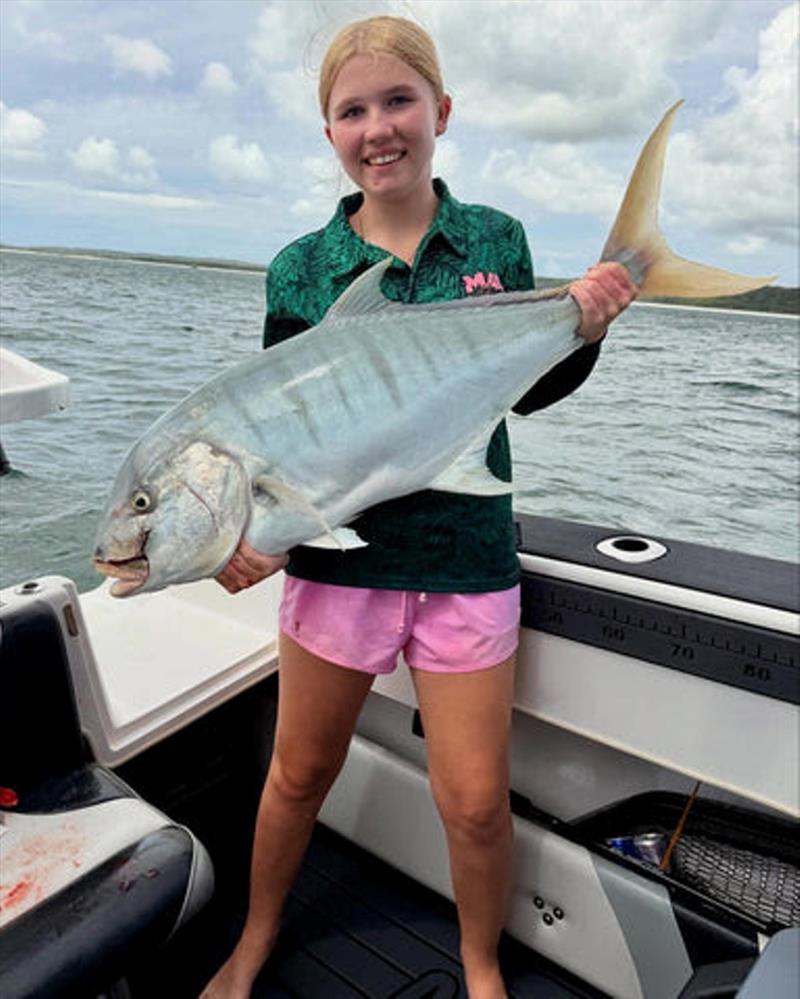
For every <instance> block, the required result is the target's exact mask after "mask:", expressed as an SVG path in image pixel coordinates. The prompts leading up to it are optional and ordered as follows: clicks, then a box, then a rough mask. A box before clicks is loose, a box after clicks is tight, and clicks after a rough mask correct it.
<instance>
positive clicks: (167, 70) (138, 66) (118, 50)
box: [105, 35, 172, 81]
mask: <svg viewBox="0 0 800 999" xmlns="http://www.w3.org/2000/svg"><path fill="white" fill-rule="evenodd" d="M105 43H106V46H107V47H108V49H109V50H110V52H111V61H112V62H113V64H114V68H115V69H116V70H117V71H118V72H121V73H140V74H141V75H142V76H144V77H146V79H148V80H150V81H152V80H156V79H157V78H158V77H159V76H171V75H172V60H171V59H170V57H169V56H168V55H167V53H166V52H164V50H163V49H160V48H159V47H158V46H157V45H156V44H155V43H153V42H151V41H149V40H148V39H147V38H124V37H123V36H122V35H106V37H105Z"/></svg>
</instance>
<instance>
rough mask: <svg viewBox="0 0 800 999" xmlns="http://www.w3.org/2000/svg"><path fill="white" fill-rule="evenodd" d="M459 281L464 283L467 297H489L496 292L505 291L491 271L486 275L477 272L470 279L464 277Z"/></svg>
mask: <svg viewBox="0 0 800 999" xmlns="http://www.w3.org/2000/svg"><path fill="white" fill-rule="evenodd" d="M461 280H462V281H463V282H464V290H465V291H466V293H467V294H468V295H491V294H493V293H494V292H496V291H505V289H504V288H503V282H502V281H501V280H500V278H499V277H498V276H497V275H496V274H495V273H494V272H493V271H490V272H489V273H488V274H484V273H483V271H478V273H477V274H473V275H472V277H468V276H467V275H464V277H462V278H461Z"/></svg>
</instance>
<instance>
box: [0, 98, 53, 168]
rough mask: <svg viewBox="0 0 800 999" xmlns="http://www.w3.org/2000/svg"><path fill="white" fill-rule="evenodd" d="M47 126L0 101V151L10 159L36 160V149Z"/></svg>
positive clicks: (30, 115) (30, 114) (37, 149)
mask: <svg viewBox="0 0 800 999" xmlns="http://www.w3.org/2000/svg"><path fill="white" fill-rule="evenodd" d="M46 131H47V125H45V123H44V121H42V119H41V118H38V117H37V116H36V115H35V114H33V113H32V112H30V111H26V110H25V109H24V108H10V107H7V106H6V105H5V104H4V103H3V102H2V101H0V149H2V151H3V153H4V154H5V155H7V156H10V157H11V158H12V159H20V160H22V159H38V158H41V157H42V156H43V153H42V152H41V150H40V149H39V148H38V146H39V143H40V142H41V140H42V138H43V137H44V134H45V132H46Z"/></svg>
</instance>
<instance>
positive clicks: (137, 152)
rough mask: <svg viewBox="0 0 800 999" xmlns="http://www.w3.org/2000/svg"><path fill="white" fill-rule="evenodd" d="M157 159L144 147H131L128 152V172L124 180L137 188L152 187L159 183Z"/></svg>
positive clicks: (126, 171) (123, 174) (123, 175)
mask: <svg viewBox="0 0 800 999" xmlns="http://www.w3.org/2000/svg"><path fill="white" fill-rule="evenodd" d="M158 179H159V178H158V171H157V169H156V161H155V157H153V156H151V155H150V153H148V151H147V150H146V149H144V148H143V147H142V146H131V148H130V149H129V150H128V157H127V170H125V171H123V173H122V180H124V181H125V183H127V184H131V185H132V186H135V187H152V186H153V185H154V184H157V183H158Z"/></svg>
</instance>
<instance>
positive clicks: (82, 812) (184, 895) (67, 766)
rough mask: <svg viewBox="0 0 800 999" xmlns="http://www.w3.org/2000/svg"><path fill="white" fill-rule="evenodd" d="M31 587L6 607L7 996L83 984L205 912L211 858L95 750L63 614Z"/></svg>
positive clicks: (2, 685) (0, 885) (102, 985)
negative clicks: (79, 703) (90, 750)
mask: <svg viewBox="0 0 800 999" xmlns="http://www.w3.org/2000/svg"><path fill="white" fill-rule="evenodd" d="M23 589H24V588H20V591H18V595H19V599H18V600H17V599H12V600H10V601H6V600H4V601H3V604H2V606H0V652H1V653H2V665H0V705H2V709H3V719H2V725H0V995H2V996H3V999H34V997H41V999H44V997H47V999H58V997H69V996H76V997H77V996H80V997H86V996H91V995H96V994H98V993H100V992H102V991H104V990H105V989H106V988H108V987H109V986H111V985H112V984H113V983H114V982H116V981H119V980H120V979H123V978H124V977H125V975H126V973H127V972H129V971H130V970H132V969H133V968H134V967H135V966H136V965H137V963H139V962H141V961H142V960H145V959H146V958H147V957H148V955H151V954H153V953H154V952H155V951H156V950H158V949H159V948H160V947H162V946H163V945H164V944H165V943H166V942H167V941H168V940H169V939H170V938H171V937H172V936H173V934H174V933H175V932H176V931H177V930H178V929H179V928H180V927H182V926H183V925H184V924H185V923H186V922H187V921H188V920H189V919H190V918H191V917H192V916H193V915H194V914H195V913H196V912H197V911H199V909H200V908H202V906H203V905H204V904H205V903H206V902H207V901H208V899H209V898H210V897H211V894H212V891H213V870H212V866H211V862H210V860H209V857H208V854H207V853H206V851H205V848H204V847H203V846H202V844H201V843H200V842H199V841H198V840H197V839H196V838H195V836H194V835H193V834H192V833H191V832H190V831H189V830H188V829H186V828H185V827H182V826H180V825H177V824H175V823H173V822H172V821H171V820H170V819H169V818H168V817H167V816H166V815H164V813H163V812H161V811H159V810H158V809H157V808H155V807H153V806H152V805H150V804H148V802H146V801H144V800H143V799H142V798H141V797H139V795H137V794H136V792H135V791H134V790H132V789H131V788H130V787H129V786H128V785H127V784H125V783H124V782H123V781H122V780H121V779H120V778H119V777H117V776H116V775H115V774H114V773H113V772H112V771H110V770H107V769H105V768H104V767H101V766H99V765H98V764H96V763H94V762H92V761H91V760H90V759H88V758H87V752H86V749H85V745H84V740H83V738H82V736H81V731H80V725H79V721H78V712H77V707H76V703H75V697H74V693H73V689H72V683H71V679H70V674H69V667H68V663H67V659H66V652H65V647H64V642H63V637H62V630H61V629H62V619H61V617H60V616H59V614H58V613H57V611H56V610H55V608H53V607H52V606H51V605H50V604H49V603H48V602H47V601H46V600H45V599H42V598H39V597H37V595H36V592H35V591H29V593H28V594H25V593H24V592H22V590H23ZM65 626H66V627H69V622H68V620H67V621H66V622H65Z"/></svg>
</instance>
